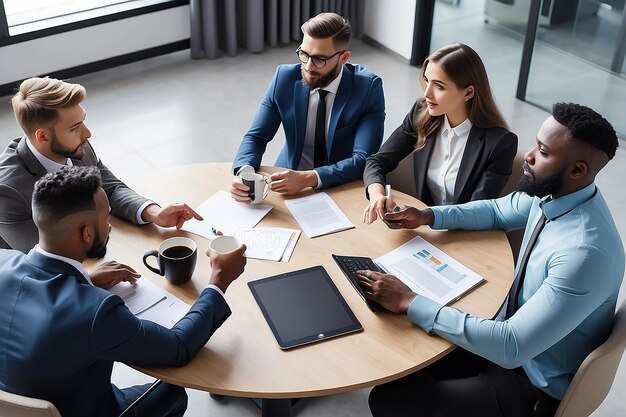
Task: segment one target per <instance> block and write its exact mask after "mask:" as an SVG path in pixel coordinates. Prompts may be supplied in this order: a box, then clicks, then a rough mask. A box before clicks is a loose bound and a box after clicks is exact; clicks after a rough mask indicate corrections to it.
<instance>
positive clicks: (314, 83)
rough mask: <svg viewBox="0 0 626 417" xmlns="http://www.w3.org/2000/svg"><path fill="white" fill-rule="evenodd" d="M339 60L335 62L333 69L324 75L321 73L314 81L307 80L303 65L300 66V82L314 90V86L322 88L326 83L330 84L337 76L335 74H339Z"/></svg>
mask: <svg viewBox="0 0 626 417" xmlns="http://www.w3.org/2000/svg"><path fill="white" fill-rule="evenodd" d="M340 63H341V61H339V62H337V66H336V67H335V71H331V72H329V73H328V74H326V75H322V76H321V77H320V78H318V79H317V80H316V81H309V80H307V78H306V77H307V72H306V70H305V69H304V65H303V66H302V67H300V71H301V72H302V84H304V86H305V87H308V88H310V89H311V90H315V89H316V88H324V87H326V86H327V85H328V84H330V83H331V82H333V80H334V79H335V78H337V75H339V65H340Z"/></svg>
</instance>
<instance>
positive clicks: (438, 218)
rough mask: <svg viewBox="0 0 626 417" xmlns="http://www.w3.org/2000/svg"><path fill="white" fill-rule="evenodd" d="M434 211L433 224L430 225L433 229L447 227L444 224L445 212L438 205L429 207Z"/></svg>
mask: <svg viewBox="0 0 626 417" xmlns="http://www.w3.org/2000/svg"><path fill="white" fill-rule="evenodd" d="M428 208H429V209H431V210H432V212H433V224H432V226H430V228H431V229H433V230H439V229H445V227H444V226H443V217H444V216H443V213H442V212H441V210H440V209H438V208H437V207H428Z"/></svg>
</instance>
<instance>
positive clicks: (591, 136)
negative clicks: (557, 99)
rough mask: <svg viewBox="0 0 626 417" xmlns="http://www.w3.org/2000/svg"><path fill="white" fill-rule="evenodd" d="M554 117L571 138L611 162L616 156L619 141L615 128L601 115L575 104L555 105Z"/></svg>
mask: <svg viewBox="0 0 626 417" xmlns="http://www.w3.org/2000/svg"><path fill="white" fill-rule="evenodd" d="M552 117H554V119H555V120H556V121H557V122H559V123H560V124H562V125H564V126H565V127H567V129H568V130H569V133H570V135H571V137H573V138H574V139H577V140H580V141H582V142H585V143H588V144H589V145H591V146H593V147H594V148H596V149H599V150H601V151H602V152H604V153H605V154H606V155H607V156H608V157H609V160H610V159H613V157H614V156H615V151H616V150H617V147H618V146H619V140H618V139H617V134H616V133H615V129H613V126H611V124H610V123H609V122H608V121H607V120H606V119H605V118H604V117H602V116H601V115H600V114H599V113H597V112H595V111H593V110H592V109H590V108H589V107H585V106H581V105H580V104H575V103H555V104H554V105H553V106H552Z"/></svg>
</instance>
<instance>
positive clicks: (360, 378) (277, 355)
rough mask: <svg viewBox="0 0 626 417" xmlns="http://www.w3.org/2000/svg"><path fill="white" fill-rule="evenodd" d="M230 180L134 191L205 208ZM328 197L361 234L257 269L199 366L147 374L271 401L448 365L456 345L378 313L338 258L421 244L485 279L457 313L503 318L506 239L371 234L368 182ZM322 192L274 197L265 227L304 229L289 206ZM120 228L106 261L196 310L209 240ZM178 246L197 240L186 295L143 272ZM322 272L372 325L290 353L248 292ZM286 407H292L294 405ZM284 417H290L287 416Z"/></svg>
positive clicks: (183, 177) (306, 247) (237, 290)
mask: <svg viewBox="0 0 626 417" xmlns="http://www.w3.org/2000/svg"><path fill="white" fill-rule="evenodd" d="M276 170H277V168H273V167H263V168H262V169H261V171H264V172H273V171H276ZM231 180H232V175H231V167H230V164H229V163H207V164H196V165H188V166H180V167H175V168H170V169H164V170H161V171H158V172H156V173H151V174H149V175H145V176H142V177H139V178H136V179H134V180H132V181H129V182H128V185H129V186H131V187H132V188H133V189H134V190H135V191H137V192H138V193H140V194H142V195H144V196H146V197H148V198H151V199H153V200H154V201H157V202H159V203H160V204H163V205H165V204H169V203H173V202H186V203H188V204H189V205H191V206H192V207H197V206H199V205H200V204H201V203H202V202H203V201H205V200H206V199H207V198H208V197H210V196H211V195H212V194H213V193H215V192H216V191H218V190H228V189H229V186H230V182H231ZM323 191H324V192H326V193H328V194H329V195H330V196H331V197H332V199H333V200H334V201H335V202H336V203H337V205H338V206H339V207H340V209H341V210H342V211H343V212H344V213H345V214H346V216H347V217H348V218H349V219H350V221H351V222H352V223H353V224H354V225H355V226H356V227H355V228H354V229H351V230H347V231H343V232H339V233H334V234H330V235H325V236H320V237H316V238H313V239H310V238H308V237H307V236H306V235H304V233H303V234H302V235H301V236H300V239H299V241H298V244H297V246H296V248H295V251H294V253H293V255H292V257H291V260H290V262H286V263H285V262H271V261H262V260H255V259H250V260H248V264H247V266H246V270H245V272H244V273H243V275H242V276H241V277H240V278H239V279H238V280H236V281H235V282H234V283H233V284H232V285H231V286H230V287H229V289H228V291H227V293H226V299H227V301H228V304H229V305H230V307H231V309H232V312H233V314H232V316H231V317H230V318H229V319H228V320H227V321H226V322H225V323H224V324H223V325H222V327H221V328H219V329H218V330H217V332H216V333H215V334H214V335H213V336H212V337H211V339H210V340H209V342H208V343H207V345H206V346H205V347H204V348H203V349H202V350H201V351H200V352H199V353H198V355H196V357H195V358H194V359H193V360H192V362H191V363H190V364H189V365H188V366H185V367H183V368H142V369H141V370H142V371H143V372H145V373H147V374H150V375H152V376H154V377H157V378H160V379H162V380H165V381H167V382H170V383H173V384H176V385H181V386H185V387H191V388H195V389H199V390H204V391H209V392H211V393H213V394H221V395H228V396H238V397H253V398H263V399H289V398H301V397H314V396H323V395H328V394H335V393H341V392H346V391H352V390H357V389H360V388H366V387H371V386H374V385H378V384H381V383H384V382H388V381H392V380H395V379H397V378H400V377H402V376H404V375H407V374H410V373H412V372H414V371H416V370H418V369H420V368H422V367H424V366H426V365H428V364H430V363H432V362H434V361H436V360H437V359H438V358H440V357H442V356H444V355H446V354H447V353H448V352H450V351H451V350H452V349H454V345H452V344H451V343H449V342H447V341H445V340H443V339H441V338H439V337H437V336H429V335H428V334H426V333H425V332H424V331H423V330H421V329H420V328H419V327H418V326H416V325H414V324H412V323H411V322H410V321H409V320H408V318H407V317H406V316H405V315H397V314H392V313H389V312H386V311H383V312H378V313H373V312H371V311H370V310H369V309H368V308H367V306H366V304H365V302H364V301H363V300H362V299H361V298H360V296H359V295H358V294H357V292H356V291H355V289H354V288H353V287H352V286H351V284H350V283H349V281H348V280H347V279H346V278H345V276H344V275H343V274H342V272H341V271H340V269H339V267H338V266H337V265H336V264H335V262H334V260H333V259H332V258H331V254H332V253H336V254H340V255H356V256H369V257H371V258H376V257H379V256H381V255H383V254H385V253H387V252H389V251H390V250H392V249H394V248H396V247H398V246H400V245H402V244H403V243H405V242H406V241H408V240H410V239H411V238H413V237H415V236H416V235H420V236H422V237H423V238H424V239H426V240H427V241H428V242H430V243H431V244H433V245H434V246H436V247H438V248H439V249H441V250H443V251H444V252H446V253H447V254H448V255H450V256H452V257H453V258H455V259H456V260H458V261H459V262H461V263H463V264H464V265H466V266H467V267H469V268H470V269H472V270H473V271H475V272H476V273H478V274H480V275H482V276H483V277H484V278H485V279H486V281H487V282H486V283H485V284H484V285H482V286H480V287H478V288H477V289H475V290H474V291H472V292H471V293H470V294H468V295H466V296H465V297H463V298H462V299H460V300H459V301H457V302H456V303H454V306H456V307H458V308H460V309H462V310H464V311H468V312H470V313H472V314H475V315H478V316H482V317H493V316H494V315H495V314H496V313H497V311H498V309H499V307H500V305H501V304H502V302H503V300H504V299H505V297H506V295H507V292H508V290H509V287H510V285H511V281H512V275H513V273H512V272H513V267H514V265H513V257H512V254H511V250H510V248H509V244H508V241H507V239H506V236H505V234H504V232H502V231H485V232H475V231H434V230H431V229H430V228H428V227H420V228H419V229H416V230H400V231H396V230H390V229H388V228H387V227H386V226H385V225H384V224H383V223H382V222H380V221H377V222H375V223H374V224H372V225H364V224H363V223H362V214H363V210H364V209H365V207H366V206H367V204H368V201H367V200H366V198H365V193H364V189H363V183H362V181H355V182H352V183H349V184H344V185H342V186H339V187H335V188H332V189H327V190H323ZM314 192H317V191H314V190H309V191H306V192H303V193H300V194H298V195H297V196H294V197H285V196H282V195H279V194H276V193H273V192H270V193H269V196H268V198H267V200H266V203H268V204H271V205H272V206H273V209H272V210H271V211H270V212H269V214H268V215H267V216H266V217H265V218H264V219H263V220H262V221H261V222H260V223H259V225H260V226H276V227H286V228H294V229H299V228H300V227H299V226H298V224H297V223H296V221H295V220H294V218H293V217H292V216H291V213H290V212H289V210H287V208H286V207H285V203H284V202H285V200H286V199H288V198H296V197H302V196H306V195H309V194H311V193H314ZM394 199H395V200H396V201H397V202H398V203H402V204H408V205H413V206H416V207H424V205H423V204H422V203H421V202H420V201H418V200H417V199H415V198H413V197H410V196H407V195H405V194H402V193H400V192H394ZM205 222H207V227H208V228H210V227H211V226H210V225H211V219H205ZM112 224H113V230H112V232H111V239H110V243H109V250H108V254H107V257H106V260H109V259H115V260H117V261H119V262H123V263H127V264H129V265H131V266H133V267H135V268H136V269H137V270H138V271H139V272H140V273H141V274H142V275H143V277H144V278H143V279H150V280H152V281H154V282H156V283H157V284H158V285H160V286H161V287H163V288H165V289H166V290H167V291H169V292H171V293H173V294H174V295H176V296H177V297H179V298H181V299H182V300H184V301H186V302H188V303H190V304H191V303H193V302H194V300H195V299H196V298H197V296H198V294H199V293H200V292H201V291H202V289H203V288H204V286H205V285H206V283H207V280H208V277H209V271H210V267H209V260H208V258H206V257H205V256H204V253H205V251H206V249H207V247H208V241H207V240H206V239H204V238H202V237H199V236H196V235H193V234H190V233H187V232H184V231H180V230H176V229H163V228H159V227H157V226H154V225H147V226H143V227H139V228H138V227H135V226H133V225H131V224H129V223H127V222H125V221H122V220H119V219H112ZM171 236H189V237H191V238H192V239H194V240H195V241H196V242H197V244H198V254H199V258H198V266H197V267H196V271H195V274H194V277H193V279H192V281H190V282H189V283H187V284H185V285H182V286H174V285H171V284H169V283H168V282H167V281H166V280H165V279H164V278H162V277H160V276H157V275H156V274H154V273H152V272H150V271H149V270H148V269H147V268H145V267H144V265H143V263H142V262H141V258H142V255H143V253H144V252H145V251H147V250H149V249H155V248H156V247H157V246H158V244H159V243H160V242H161V241H162V240H163V239H165V238H168V237H171ZM313 265H322V266H324V268H325V269H326V271H328V274H329V275H330V277H331V278H332V279H333V281H334V283H335V284H336V285H337V287H338V289H339V291H340V292H341V294H342V295H343V297H344V298H345V299H346V301H347V302H348V304H349V305H350V307H351V309H352V311H353V312H354V313H355V315H356V316H357V318H358V320H359V321H360V322H361V324H362V325H363V331H362V332H359V333H355V334H351V335H347V336H344V337H339V338H335V339H330V340H328V341H324V342H320V343H314V344H310V345H306V346H302V347H299V348H295V349H291V350H287V351H283V350H281V349H280V348H279V347H278V344H277V342H276V340H275V339H274V336H273V335H272V332H271V331H270V328H269V326H268V324H267V323H266V321H265V319H264V318H263V315H262V313H261V311H260V309H259V307H258V305H257V304H256V302H255V300H254V298H253V296H252V294H251V292H250V290H249V289H248V286H247V285H246V283H247V282H248V281H251V280H255V279H259V278H264V277H268V276H271V275H276V274H279V273H283V272H288V271H293V270H296V269H301V268H306V267H309V266H313ZM275 403H276V402H275ZM268 404H270V402H268ZM278 404H280V405H281V407H284V404H285V402H284V401H283V402H278ZM268 407H269V405H268ZM283 409H286V408H283ZM264 411H265V410H264ZM283 414H284V415H288V412H286V413H283ZM268 415H269V414H268Z"/></svg>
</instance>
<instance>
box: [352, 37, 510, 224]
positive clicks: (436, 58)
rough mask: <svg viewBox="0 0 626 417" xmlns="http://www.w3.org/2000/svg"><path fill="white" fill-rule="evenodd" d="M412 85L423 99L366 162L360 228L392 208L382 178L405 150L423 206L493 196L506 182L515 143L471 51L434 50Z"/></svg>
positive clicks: (460, 48) (456, 46) (462, 47)
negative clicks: (365, 202)
mask: <svg viewBox="0 0 626 417" xmlns="http://www.w3.org/2000/svg"><path fill="white" fill-rule="evenodd" d="M420 83H421V85H422V88H423V89H424V96H423V97H422V98H420V99H418V100H417V101H416V102H415V104H414V105H413V107H412V108H411V110H410V111H409V113H408V114H407V115H406V117H405V119H404V122H403V123H402V125H401V126H399V127H398V128H397V129H396V130H395V132H393V134H392V135H391V136H390V137H389V139H388V140H387V141H386V142H385V143H384V144H383V145H382V147H381V148H380V150H379V151H378V152H377V153H376V154H374V155H372V156H370V157H369V158H368V159H367V162H366V165H365V171H364V173H363V181H364V183H365V189H366V196H367V197H368V198H369V200H370V204H369V206H368V207H367V208H366V209H365V212H364V213H363V221H364V222H365V223H368V224H369V223H372V222H373V221H375V220H376V219H377V218H378V217H381V218H382V215H383V214H384V213H385V212H386V211H390V210H392V209H393V208H394V207H395V205H396V204H395V202H394V201H393V200H392V199H391V198H387V197H386V196H385V187H384V185H385V177H386V174H387V173H388V172H390V171H393V170H394V169H395V168H396V167H397V166H398V164H399V163H400V161H401V160H402V159H404V158H405V157H406V156H407V155H409V154H410V153H411V152H413V151H415V153H414V154H413V159H414V170H415V172H414V175H415V185H416V187H415V188H416V190H415V191H416V193H415V196H416V197H417V198H419V199H420V200H421V201H422V202H424V203H425V204H426V205H429V206H431V205H442V204H458V203H465V202H468V201H472V200H479V199H488V198H495V197H498V195H499V194H500V192H501V191H502V189H503V187H504V185H505V184H506V182H507V180H508V178H509V176H510V175H511V167H512V165H513V159H514V158H515V154H516V152H517V136H516V135H515V134H513V133H511V132H509V130H508V127H507V124H506V122H505V121H504V118H503V117H502V115H501V114H500V111H499V110H498V107H497V106H496V103H495V100H494V98H493V95H492V93H491V88H490V86H489V79H488V77H487V71H486V70H485V66H484V65H483V62H482V60H481V59H480V57H479V56H478V54H477V53H476V51H474V50H473V49H472V48H470V47H469V46H467V45H463V44H460V43H455V44H452V45H448V46H444V47H443V48H440V49H438V50H436V51H435V52H433V53H432V54H431V55H430V56H429V57H428V58H426V60H425V61H424V64H423V65H422V70H421V74H420Z"/></svg>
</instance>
